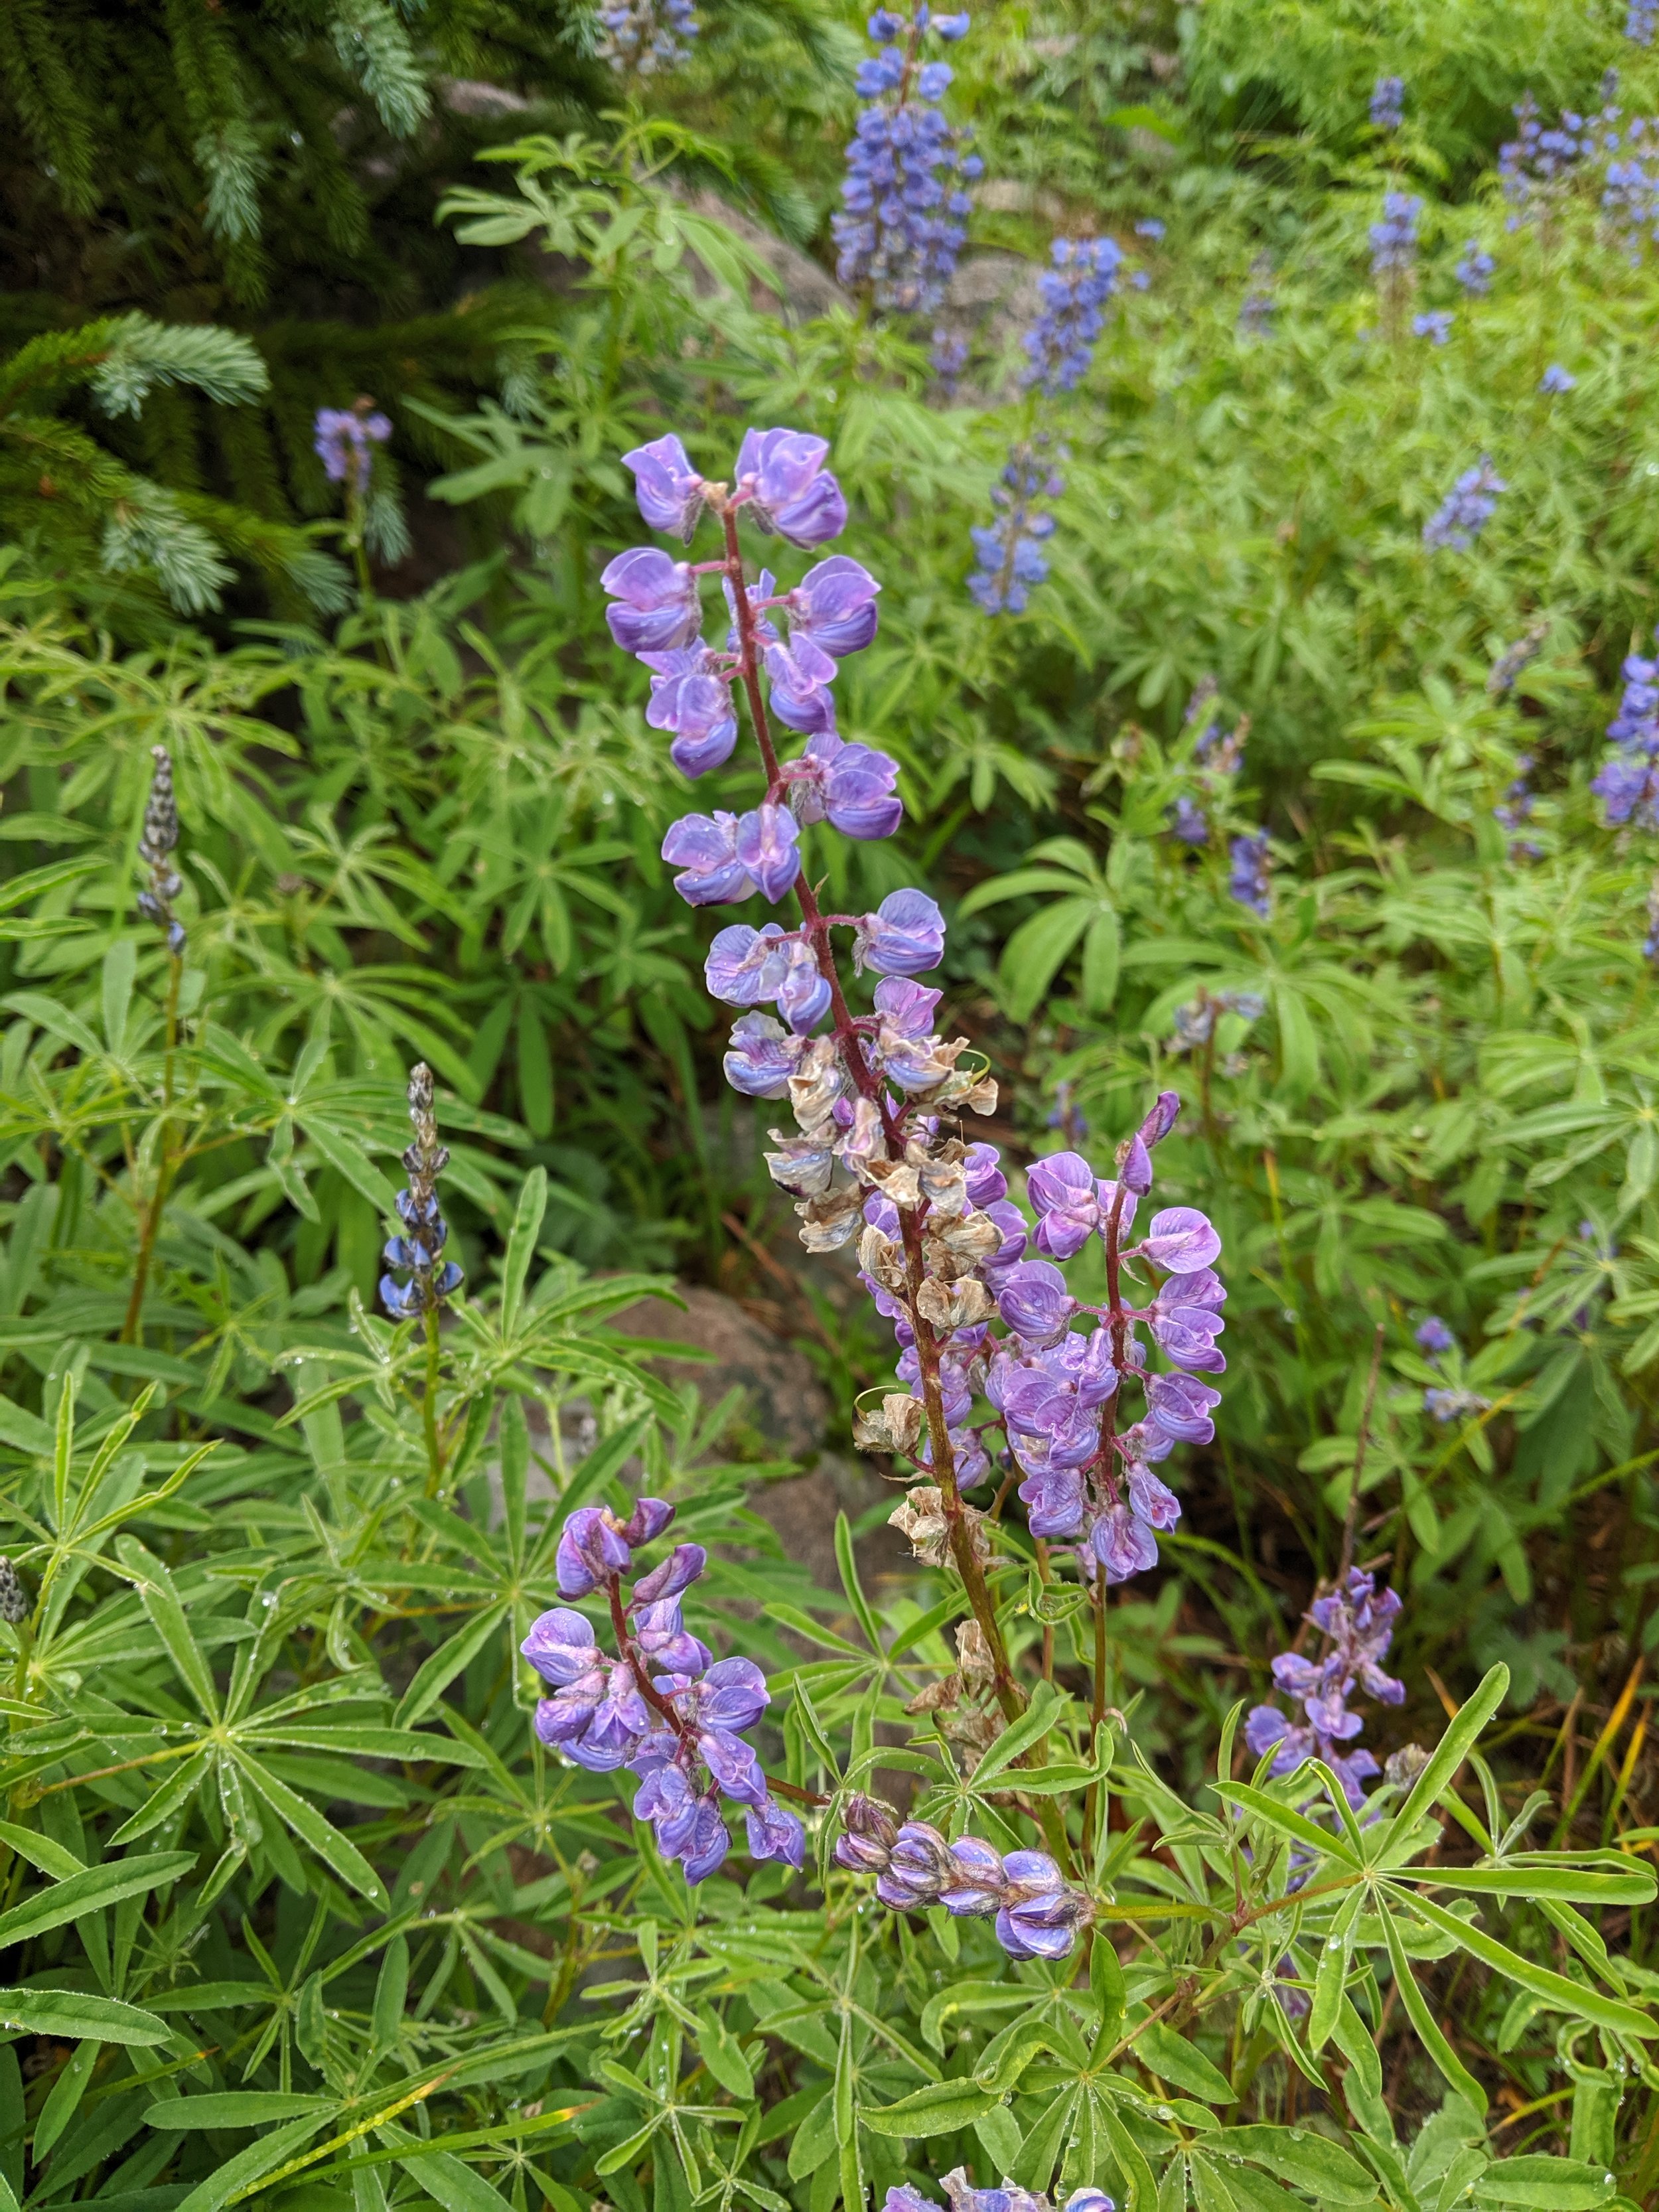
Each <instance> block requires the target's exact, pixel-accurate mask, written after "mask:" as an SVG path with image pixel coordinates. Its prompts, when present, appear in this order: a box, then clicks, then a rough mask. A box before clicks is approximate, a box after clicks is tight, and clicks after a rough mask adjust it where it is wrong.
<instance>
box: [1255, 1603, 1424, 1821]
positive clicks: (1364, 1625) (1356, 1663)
mask: <svg viewBox="0 0 1659 2212" xmlns="http://www.w3.org/2000/svg"><path fill="white" fill-rule="evenodd" d="M1399 1611H1400V1599H1399V1596H1398V1595H1397V1593H1396V1592H1395V1591H1393V1590H1391V1589H1384V1590H1382V1591H1380V1592H1379V1591H1378V1590H1377V1589H1376V1580H1375V1577H1373V1576H1371V1575H1369V1574H1367V1573H1365V1572H1364V1571H1363V1570H1362V1569H1360V1568H1358V1567H1355V1568H1352V1569H1351V1570H1350V1571H1349V1573H1348V1576H1347V1577H1346V1581H1345V1582H1344V1583H1343V1584H1342V1585H1341V1587H1340V1589H1338V1590H1334V1591H1333V1592H1331V1593H1330V1594H1329V1595H1328V1596H1325V1597H1322V1598H1319V1599H1317V1600H1316V1601H1315V1602H1314V1604H1312V1605H1311V1606H1310V1607H1309V1608H1308V1619H1309V1620H1310V1622H1311V1623H1312V1624H1313V1626H1315V1627H1316V1628H1317V1629H1318V1630H1319V1631H1320V1632H1321V1633H1322V1636H1323V1637H1324V1638H1325V1646H1326V1648H1325V1650H1324V1652H1323V1654H1322V1656H1321V1657H1320V1658H1319V1659H1317V1660H1311V1659H1307V1658H1304V1656H1302V1655H1301V1653H1299V1652H1294V1651H1285V1652H1281V1653H1280V1654H1279V1656H1278V1658H1276V1659H1275V1660H1274V1661H1273V1680H1274V1683H1275V1685H1276V1686H1277V1687H1278V1688H1279V1690H1281V1691H1283V1692H1285V1693H1286V1694H1287V1695H1288V1696H1290V1697H1291V1698H1294V1699H1297V1700H1298V1701H1299V1702H1300V1704H1301V1705H1302V1708H1303V1711H1304V1715H1305V1719H1304V1721H1303V1722H1301V1723H1291V1722H1289V1721H1287V1720H1286V1718H1285V1715H1284V1714H1283V1713H1282V1712H1281V1711H1279V1708H1278V1707H1277V1706H1276V1705H1256V1706H1255V1707H1254V1708H1253V1709H1252V1710H1251V1711H1250V1713H1249V1716H1248V1717H1247V1718H1246V1720H1245V1723H1244V1738H1245V1741H1246V1742H1247V1743H1248V1744H1249V1747H1250V1749H1251V1750H1252V1751H1253V1752H1254V1753H1255V1755H1256V1757H1257V1758H1258V1759H1260V1758H1262V1757H1263V1756H1265V1754H1266V1753H1267V1752H1269V1751H1273V1753H1274V1756H1273V1765H1272V1766H1271V1767H1270V1768H1269V1770H1268V1771H1269V1772H1270V1773H1273V1774H1276V1775H1277V1774H1291V1773H1294V1771H1296V1769H1297V1767H1298V1766H1300V1765H1302V1763H1303V1761H1304V1759H1311V1758H1319V1759H1323V1760H1324V1762H1325V1764H1326V1765H1328V1767H1329V1768H1330V1769H1331V1771H1332V1772H1333V1773H1334V1774H1335V1776H1336V1777H1337V1779H1338V1780H1339V1781H1340V1784H1342V1787H1343V1790H1344V1792H1345V1794H1346V1796H1347V1799H1348V1802H1349V1803H1350V1804H1351V1805H1356V1806H1357V1805H1359V1804H1361V1803H1363V1802H1364V1784H1365V1782H1366V1781H1367V1780H1368V1779H1369V1778H1370V1776H1372V1775H1374V1774H1376V1773H1377V1772H1378V1771H1380V1770H1379V1769H1378V1766H1377V1763H1376V1759H1374V1758H1373V1757H1372V1756H1371V1754H1370V1752H1369V1751H1364V1750H1360V1751H1349V1752H1344V1751H1341V1750H1340V1749H1339V1748H1338V1747H1339V1746H1340V1745H1341V1744H1346V1743H1352V1741H1353V1739H1354V1737H1355V1736H1357V1735H1358V1734H1359V1732H1360V1730H1361V1729H1362V1728H1363V1727H1364V1720H1363V1718H1362V1717H1361V1716H1360V1715H1359V1714H1358V1713H1356V1712H1352V1711H1350V1710H1349V1708H1348V1702H1347V1701H1348V1699H1350V1698H1351V1697H1352V1695H1353V1693H1354V1691H1355V1689H1356V1688H1359V1689H1363V1690H1364V1691H1365V1692H1367V1694H1368V1695H1370V1696H1371V1697H1373V1698H1376V1699H1380V1700H1381V1702H1382V1703H1383V1704H1384V1705H1401V1704H1403V1702H1404V1700H1405V1696H1406V1686H1405V1684H1404V1683H1403V1682H1401V1681H1397V1680H1395V1677H1394V1676H1393V1675H1391V1674H1384V1673H1383V1667H1382V1660H1383V1655H1384V1653H1385V1652H1386V1651H1387V1650H1388V1648H1389V1642H1390V1640H1391V1639H1392V1637H1393V1634H1394V1622H1395V1616H1396V1614H1397V1613H1399Z"/></svg>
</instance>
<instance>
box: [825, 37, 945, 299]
mask: <svg viewBox="0 0 1659 2212" xmlns="http://www.w3.org/2000/svg"><path fill="white" fill-rule="evenodd" d="M967 28H968V18H967V16H966V15H940V16H933V17H931V18H930V15H929V12H928V9H927V6H926V5H925V4H919V5H917V6H916V7H915V12H914V13H913V14H912V15H909V16H908V17H906V16H902V15H897V14H896V13H894V12H893V10H891V9H885V8H884V9H878V10H877V12H876V13H875V14H874V15H872V16H871V18H870V24H869V29H870V36H871V37H872V39H873V40H876V42H877V44H878V46H879V47H880V49H881V51H880V52H878V54H877V55H876V56H875V57H874V58H873V59H872V60H869V61H866V62H865V63H864V64H862V66H861V67H860V70H859V72H858V77H857V86H858V92H859V96H860V99H861V100H865V101H866V102H867V103H868V104H867V105H866V106H865V107H864V108H862V109H861V110H860V114H859V118H858V122H857V125H856V126H855V128H854V135H853V138H852V142H851V143H850V144H849V145H848V149H847V176H846V180H845V182H844V183H843V184H842V206H841V210H840V211H839V212H838V213H837V214H836V216H834V217H833V219H832V221H831V224H830V229H831V232H832V234H833V236H834V238H835V241H836V275H837V276H839V278H840V279H841V282H842V283H843V284H845V285H848V287H850V288H853V289H863V288H865V287H866V286H867V287H868V288H869V289H870V291H871V293H872V296H873V298H874V301H875V304H876V305H877V306H878V307H884V308H894V309H897V310H898V311H899V312H900V313H906V314H914V313H927V312H928V311H929V310H930V309H932V308H933V307H937V306H938V305H939V301H940V300H941V299H942V298H943V297H944V294H945V284H946V283H947V282H948V281H949V278H950V276H951V271H952V270H954V268H955V267H956V264H957V255H958V254H959V253H960V252H961V251H962V248H963V244H964V242H965V241H966V239H967V230H966V228H965V222H964V218H965V217H966V216H967V215H968V214H969V208H970V203H969V198H968V196H967V193H966V192H965V191H964V190H963V186H964V185H967V184H969V183H971V182H972V181H973V179H975V177H977V176H978V175H979V174H980V173H981V168H982V167H983V164H982V163H981V161H980V159H979V156H978V155H976V154H974V153H972V152H971V151H970V150H969V144H970V135H969V133H968V132H967V131H961V130H957V129H955V128H953V127H952V126H951V125H950V124H948V123H947V122H946V121H945V118H944V116H943V115H942V114H940V112H939V101H940V100H942V99H943V98H944V96H945V91H946V89H947V88H948V87H949V85H950V82H951V70H949V69H948V68H947V67H946V66H945V64H943V63H939V62H922V63H921V65H920V66H916V64H917V63H918V61H919V60H920V52H921V41H922V40H923V38H924V37H925V36H926V34H927V33H928V31H929V30H932V31H933V33H936V34H937V35H938V36H939V37H941V38H945V39H953V38H960V37H961V36H963V33H965V32H966V30H967ZM900 39H902V40H903V41H904V44H903V45H902V46H900V45H898V44H897V43H896V41H897V40H900Z"/></svg>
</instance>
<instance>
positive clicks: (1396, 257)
mask: <svg viewBox="0 0 1659 2212" xmlns="http://www.w3.org/2000/svg"><path fill="white" fill-rule="evenodd" d="M1422 213H1423V203H1422V201H1421V200H1420V199H1419V198H1418V197H1417V195H1416V194H1415V193H1414V192H1385V193H1384V194H1383V219H1382V221H1381V222H1374V223H1373V224H1372V225H1371V227H1370V241H1371V275H1372V276H1374V277H1376V279H1377V280H1378V281H1379V282H1381V283H1389V284H1395V283H1399V281H1400V280H1401V278H1402V277H1404V276H1407V274H1408V273H1409V271H1410V270H1411V267H1412V264H1413V262H1414V261H1415V260H1416V258H1417V226H1418V222H1419V218H1420V217H1421V216H1422Z"/></svg>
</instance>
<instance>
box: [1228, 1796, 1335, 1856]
mask: <svg viewBox="0 0 1659 2212" xmlns="http://www.w3.org/2000/svg"><path fill="white" fill-rule="evenodd" d="M1212 1788H1213V1790H1215V1794H1216V1796H1218V1797H1223V1798H1225V1800H1226V1801H1227V1802H1228V1803H1229V1804H1230V1805H1242V1806H1243V1808H1244V1809H1245V1811H1246V1812H1247V1813H1252V1814H1255V1817H1256V1819H1257V1820H1261V1821H1263V1822H1264V1823H1265V1824H1266V1825H1267V1826H1268V1827H1269V1828H1271V1829H1273V1832H1274V1833H1275V1834H1277V1835H1280V1836H1285V1837H1290V1838H1294V1839H1295V1840H1296V1841H1297V1843H1299V1844H1307V1845H1308V1846H1309V1848H1310V1850H1316V1851H1317V1852H1318V1853H1319V1854H1320V1856H1321V1857H1330V1858H1334V1859H1340V1861H1341V1862H1342V1863H1343V1864H1344V1865H1345V1866H1351V1867H1355V1868H1357V1867H1358V1864H1359V1861H1358V1858H1357V1857H1355V1856H1354V1854H1353V1852H1352V1851H1351V1850H1349V1849H1348V1846H1347V1842H1346V1838H1343V1837H1341V1836H1338V1835H1336V1834H1334V1832H1332V1831H1331V1830H1330V1829H1329V1828H1322V1827H1321V1826H1319V1825H1318V1824H1317V1822H1316V1821H1313V1820H1310V1819H1309V1818H1308V1816H1307V1814H1305V1813H1302V1812H1298V1811H1297V1808H1296V1807H1295V1806H1294V1805H1287V1804H1286V1803H1285V1802H1284V1800H1283V1799H1282V1798H1279V1797H1275V1796H1273V1793H1272V1791H1271V1790H1258V1789H1256V1788H1255V1786H1254V1784H1250V1783H1249V1782H1217V1783H1214V1784H1212Z"/></svg>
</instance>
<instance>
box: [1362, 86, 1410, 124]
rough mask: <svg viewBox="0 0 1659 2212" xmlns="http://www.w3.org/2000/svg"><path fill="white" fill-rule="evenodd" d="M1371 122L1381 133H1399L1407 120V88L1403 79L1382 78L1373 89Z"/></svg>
mask: <svg viewBox="0 0 1659 2212" xmlns="http://www.w3.org/2000/svg"><path fill="white" fill-rule="evenodd" d="M1370 112H1371V121H1372V122H1373V123H1374V124H1375V125H1376V128H1377V129H1378V130H1379V131H1398V130H1399V128H1400V126H1401V124H1402V123H1403V122H1404V121H1405V119H1406V86H1405V82H1404V80H1403V79H1402V78H1401V77H1397V76H1380V77H1378V79H1377V80H1376V83H1375V84H1374V85H1373V86H1372V87H1371V111H1370Z"/></svg>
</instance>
